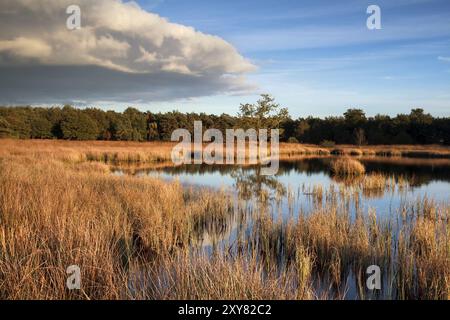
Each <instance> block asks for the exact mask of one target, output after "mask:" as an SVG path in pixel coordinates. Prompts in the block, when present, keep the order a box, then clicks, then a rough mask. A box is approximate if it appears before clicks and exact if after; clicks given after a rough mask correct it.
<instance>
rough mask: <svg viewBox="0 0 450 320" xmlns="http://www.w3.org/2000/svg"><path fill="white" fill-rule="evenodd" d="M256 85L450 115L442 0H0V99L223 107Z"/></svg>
mask: <svg viewBox="0 0 450 320" xmlns="http://www.w3.org/2000/svg"><path fill="white" fill-rule="evenodd" d="M73 4H76V5H78V6H79V7H80V10H81V20H80V21H81V27H80V28H78V29H75V30H71V29H69V28H67V25H66V19H68V15H67V13H66V8H67V6H69V5H73ZM369 5H378V6H379V7H380V8H381V26H382V29H381V30H369V29H368V28H367V26H366V21H367V18H368V17H369V14H367V12H366V11H367V8H368V6H369ZM261 93H270V94H272V95H273V96H274V97H275V98H276V99H277V101H278V102H279V103H280V104H281V105H282V106H284V107H287V108H288V109H289V111H290V113H291V115H292V116H293V117H299V116H307V115H314V116H320V117H324V116H329V115H340V114H342V113H343V112H344V111H345V110H346V109H347V108H363V109H364V110H366V112H367V114H368V115H376V114H378V113H381V114H389V115H396V114H398V113H409V112H410V110H411V108H417V107H422V108H424V109H425V110H426V111H427V112H430V113H432V114H433V115H436V116H450V1H449V0H371V1H367V0H339V1H337V0H259V1H258V0H228V1H218V0H137V2H128V1H126V0H96V1H91V0H45V1H44V0H42V2H37V1H16V0H2V1H1V2H0V104H6V105H19V104H33V105H55V104H56V105H61V104H65V103H70V104H74V105H76V106H79V107H85V106H96V107H101V108H104V109H114V110H118V111H123V110H124V109H125V108H126V107H128V106H134V107H137V108H139V109H141V110H150V111H153V112H158V111H162V112H164V111H171V110H179V111H184V112H206V113H215V114H220V113H229V114H236V113H237V112H238V108H239V105H240V103H248V102H255V101H256V100H257V99H258V95H259V94H261Z"/></svg>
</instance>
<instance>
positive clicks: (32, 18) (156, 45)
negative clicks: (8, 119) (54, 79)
mask: <svg viewBox="0 0 450 320" xmlns="http://www.w3.org/2000/svg"><path fill="white" fill-rule="evenodd" d="M73 4H76V5H78V6H79V7H80V9H81V29H79V30H68V29H67V27H66V20H67V19H68V18H69V15H68V14H67V13H66V8H67V7H68V6H69V5H73ZM86 66H92V67H96V68H95V69H92V70H95V79H97V81H98V79H102V80H101V81H106V82H108V80H109V79H108V78H107V75H108V76H111V73H110V72H109V71H108V72H106V70H110V71H114V72H119V73H120V72H121V73H127V74H128V76H126V77H120V76H119V75H117V76H116V79H122V80H123V81H124V82H123V86H124V87H130V86H135V87H137V85H136V83H137V82H138V81H144V80H145V81H147V89H146V87H145V85H146V84H145V83H144V84H142V83H139V91H136V90H134V91H133V90H132V89H130V91H133V94H134V95H135V96H133V97H130V96H129V95H128V94H127V93H125V92H124V93H123V94H124V97H127V98H134V97H135V98H136V99H141V98H142V99H151V97H158V99H171V98H173V97H176V98H188V97H195V96H199V95H214V94H223V93H227V92H230V93H236V92H240V91H247V90H248V89H249V88H250V87H251V86H250V85H249V84H248V83H246V82H245V81H243V80H242V78H243V77H244V76H245V74H247V73H249V72H252V71H254V70H255V69H256V67H255V66H254V65H253V64H252V63H251V62H250V61H248V60H247V59H246V58H245V57H243V56H242V55H241V54H239V52H238V51H237V50H236V48H234V47H233V46H232V45H231V44H230V43H228V42H226V41H225V40H223V39H221V38H220V37H217V36H214V35H208V34H204V33H202V32H199V31H197V30H195V29H193V28H191V27H189V26H184V25H180V24H176V23H172V22H169V21H168V20H167V19H165V18H162V17H160V16H158V15H157V14H153V13H150V12H147V11H145V10H144V9H142V8H141V7H139V5H138V4H136V3H135V2H126V3H125V2H122V1H121V0H96V1H92V0H76V1H74V0H40V1H30V0H1V2H0V69H3V70H0V77H8V75H7V74H6V73H5V72H11V73H12V72H16V74H14V78H15V79H17V80H20V79H19V78H18V75H20V73H21V68H22V69H25V68H28V69H27V71H26V72H27V73H28V74H29V73H30V70H39V71H40V72H43V73H44V74H41V76H45V73H46V72H48V73H51V72H53V71H54V69H51V68H54V67H56V68H60V67H70V68H71V69H70V70H71V73H75V74H77V79H79V78H81V79H82V78H83V77H86V78H88V77H90V76H91V75H92V73H94V71H90V69H89V68H85V67H86ZM6 67H7V68H6ZM11 67H14V68H15V69H12V68H11ZM30 68H35V69H30ZM36 68H39V69H36ZM77 68H78V70H81V71H82V72H83V74H82V75H81V74H79V72H78V73H77V71H76V69H77ZM102 69H104V70H105V71H103V72H102V71H101V70H102ZM5 70H6V71H5ZM8 70H10V71H8ZM46 70H49V71H46ZM50 70H53V71H50ZM166 73H167V74H170V75H171V76H170V77H166V76H164V74H166ZM100 74H103V75H104V77H105V78H104V79H103V78H102V77H101V76H100ZM133 75H134V76H133ZM229 75H232V76H233V77H228V76H229ZM29 76H30V78H29V80H28V82H27V83H28V85H29V86H30V87H33V88H36V90H37V91H36V90H35V91H36V92H43V93H46V94H47V95H48V98H49V100H52V97H51V94H52V90H51V88H44V87H42V86H43V85H44V84H43V83H40V82H39V81H38V82H37V83H31V81H32V80H31V79H39V76H38V75H36V76H34V75H32V74H29ZM59 76H62V77H64V74H59ZM169 78H170V79H173V80H172V82H167V79H169ZM194 78H195V81H194V80H193V79H194ZM0 80H2V79H0ZM66 80H67V83H69V82H70V79H64V81H61V82H62V83H66ZM5 81H6V80H5ZM192 81H194V82H195V90H193V89H192ZM202 81H203V83H204V87H203V88H202V86H201V84H202ZM174 82H175V83H176V85H172V83H174ZM18 83H20V81H19V82H18ZM72 83H73V86H74V92H77V91H76V90H77V84H76V83H75V82H72ZM114 85H115V86H118V85H120V83H119V82H118V81H117V82H116V83H115V84H114ZM103 87H104V89H105V90H106V89H107V86H103ZM157 88H158V89H157ZM162 88H163V89H162ZM9 89H10V90H12V91H11V92H16V93H17V94H20V93H21V92H22V91H25V86H24V85H23V87H18V88H9ZM91 90H96V88H95V87H94V88H91ZM152 90H163V91H164V92H163V94H162V93H161V92H153V91H152ZM174 90H177V92H174ZM2 91H4V90H2V89H0V94H1V93H2ZM121 91H122V90H121ZM84 93H85V92H84ZM89 93H90V92H89ZM79 94H80V95H81V94H83V92H79ZM110 94H111V92H109V91H108V90H106V91H105V92H96V98H97V99H109V95H110ZM27 96H28V95H27ZM43 98H45V97H44V96H40V97H39V99H43ZM59 98H61V99H63V98H64V97H59ZM78 98H79V99H85V97H83V96H79V97H78ZM118 98H120V97H116V99H118ZM30 99H32V97H30ZM30 102H31V103H32V102H33V101H30Z"/></svg>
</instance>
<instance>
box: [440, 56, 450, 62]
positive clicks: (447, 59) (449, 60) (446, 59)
mask: <svg viewBox="0 0 450 320" xmlns="http://www.w3.org/2000/svg"><path fill="white" fill-rule="evenodd" d="M438 60H440V61H445V62H450V57H442V56H439V57H438Z"/></svg>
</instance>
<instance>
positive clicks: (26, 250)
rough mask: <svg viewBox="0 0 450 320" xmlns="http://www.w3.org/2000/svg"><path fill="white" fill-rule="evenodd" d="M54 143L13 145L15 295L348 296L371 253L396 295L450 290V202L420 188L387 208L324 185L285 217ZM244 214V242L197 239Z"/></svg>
mask: <svg viewBox="0 0 450 320" xmlns="http://www.w3.org/2000/svg"><path fill="white" fill-rule="evenodd" d="M52 148H53V145H52V144H50V146H48V147H47V148H43V149H40V148H39V147H36V146H34V147H29V148H28V150H25V149H26V148H23V149H22V150H18V149H15V148H14V147H13V148H9V149H8V148H5V147H4V145H2V149H1V150H0V298H2V299H322V298H344V297H345V292H346V283H347V280H346V279H348V276H349V274H353V275H354V277H355V278H356V279H357V281H358V288H360V292H359V293H358V297H360V298H364V297H365V295H366V294H367V292H366V291H365V290H364V281H365V269H366V267H367V266H368V265H370V264H378V265H380V266H381V267H382V270H383V277H384V279H385V280H386V281H385V282H384V283H387V285H388V286H389V289H388V290H387V291H388V292H390V293H391V296H390V297H391V298H398V299H417V298H422V299H448V297H449V294H450V282H449V280H450V259H449V250H450V243H449V232H450V224H449V221H450V220H449V216H450V214H449V207H448V206H439V205H437V204H436V203H435V202H434V201H432V200H429V199H426V198H425V199H420V200H418V201H417V203H414V204H412V205H409V206H405V207H403V210H402V211H401V214H400V215H399V217H397V218H395V219H394V221H387V222H382V221H379V219H378V217H377V215H376V214H375V212H373V211H371V212H370V213H369V215H367V216H365V215H362V214H357V216H356V217H354V216H352V214H351V212H350V211H349V206H348V205H346V204H345V203H343V202H341V201H339V200H338V199H337V198H336V196H335V191H333V190H325V189H324V188H323V187H321V186H315V187H314V188H313V190H314V194H317V197H319V196H320V198H321V199H323V200H324V202H322V201H317V203H316V205H315V206H314V208H313V209H311V211H310V212H307V213H305V214H303V213H302V212H300V214H299V215H298V217H295V218H294V217H291V218H290V219H289V220H288V221H284V220H283V219H279V218H277V217H276V215H273V214H272V213H271V212H270V206H267V205H265V204H262V203H261V204H260V205H257V206H252V207H251V208H250V209H249V207H248V205H247V202H245V201H244V202H240V201H238V202H237V204H236V203H235V201H234V200H233V199H232V197H231V196H229V195H228V194H227V193H225V192H220V191H209V190H201V191H199V190H194V189H188V188H183V187H182V186H181V185H180V184H179V183H176V182H174V183H168V182H163V181H160V180H156V179H152V178H139V177H132V176H122V177H118V176H114V175H112V174H110V172H109V166H107V165H106V164H104V163H99V162H86V160H87V159H85V161H81V159H80V160H79V161H67V158H66V157H65V155H63V154H61V153H63V152H64V151H67V150H64V149H58V148H57V149H56V150H52ZM80 148H81V149H83V147H82V146H80ZM77 159H78V158H77ZM374 179H381V178H374ZM368 185H374V186H376V187H379V186H380V185H381V183H379V182H370V183H368ZM236 206H237V208H236ZM236 212H237V213H236ZM236 214H237V215H238V216H239V219H238V220H239V223H238V224H237V230H238V232H237V233H238V235H237V239H236V242H233V243H229V244H224V246H225V247H223V248H222V249H220V248H215V249H214V250H213V252H212V253H211V255H209V254H207V253H206V252H205V251H204V250H203V249H202V248H201V246H200V247H198V246H196V241H195V240H194V239H196V238H198V237H199V234H201V232H202V229H203V228H204V227H205V225H208V224H209V223H212V224H214V225H219V226H221V225H226V224H229V221H228V220H229V219H228V218H227V217H230V216H232V215H236ZM248 214H250V215H251V216H252V217H253V220H252V221H253V222H252V224H253V228H252V231H251V232H244V231H245V230H247V228H246V226H247V224H248V223H249V221H250V219H248V218H245V216H246V215H248ZM395 222H398V223H395ZM396 228H398V229H396ZM216 229H221V228H216ZM70 265H78V266H80V268H81V279H82V290H80V291H77V290H75V291H69V290H68V289H67V288H66V279H67V274H66V268H67V267H68V266H70ZM317 282H319V283H325V284H330V287H329V290H327V289H325V291H324V290H318V289H317V288H318V287H320V288H323V287H324V286H320V285H317ZM325 288H327V286H326V285H325ZM336 292H338V294H337V295H336Z"/></svg>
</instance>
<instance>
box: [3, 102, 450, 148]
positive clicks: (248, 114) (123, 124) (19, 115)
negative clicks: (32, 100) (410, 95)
mask: <svg viewBox="0 0 450 320" xmlns="http://www.w3.org/2000/svg"><path fill="white" fill-rule="evenodd" d="M278 109H279V108H278V105H276V104H274V101H273V99H271V98H269V96H263V98H262V100H260V101H258V103H257V104H255V105H249V104H246V105H241V112H240V113H239V114H238V115H236V116H231V115H227V114H222V115H212V114H205V113H180V112H177V111H173V112H168V113H152V112H141V111H139V110H137V109H135V108H128V109H126V110H125V111H124V112H123V113H119V112H115V111H103V110H100V109H97V108H86V109H78V108H74V107H71V106H68V105H66V106H64V107H62V108H60V107H51V108H46V107H30V106H24V107H0V137H3V138H5V137H11V138H20V139H29V138H32V139H67V140H126V141H131V140H132V141H169V140H170V137H171V134H172V132H173V130H175V129H178V128H186V129H188V130H190V131H192V130H193V125H194V121H196V120H201V121H202V122H203V128H204V130H205V129H207V128H216V129H220V130H222V131H224V130H225V129H228V128H237V127H244V124H246V126H245V127H249V125H248V124H249V123H250V124H251V123H252V122H249V121H248V120H249V119H252V118H253V117H258V116H260V117H265V116H267V117H266V118H265V119H271V120H274V119H277V121H270V122H267V126H269V127H279V128H280V129H281V134H282V136H281V137H280V138H281V141H287V142H302V143H314V144H322V145H326V146H332V145H334V144H335V143H336V144H357V145H364V144H447V145H448V144H450V118H449V117H446V118H435V117H433V116H431V115H430V114H427V113H425V112H424V111H423V110H422V109H413V110H412V111H411V113H410V114H399V115H397V116H396V117H390V116H387V115H376V116H374V117H367V116H366V115H365V113H364V111H363V110H361V109H349V110H347V111H346V112H345V113H344V114H343V116H340V117H327V118H325V119H321V118H316V117H306V118H299V119H292V118H291V117H290V116H289V114H288V113H287V110H286V109H281V110H278ZM271 111H276V112H277V113H275V115H274V114H269V112H271ZM254 123H259V124H260V123H261V122H260V121H256V122H254ZM245 127H244V128H245Z"/></svg>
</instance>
